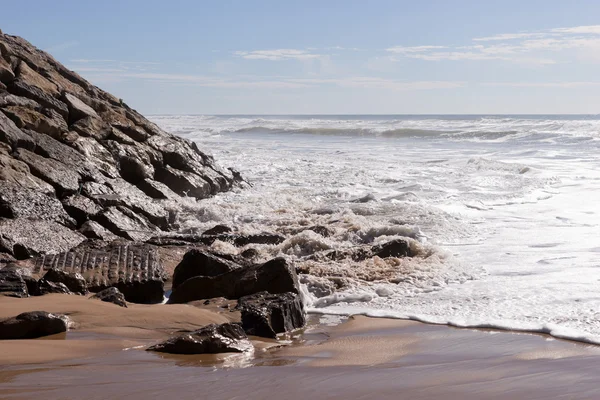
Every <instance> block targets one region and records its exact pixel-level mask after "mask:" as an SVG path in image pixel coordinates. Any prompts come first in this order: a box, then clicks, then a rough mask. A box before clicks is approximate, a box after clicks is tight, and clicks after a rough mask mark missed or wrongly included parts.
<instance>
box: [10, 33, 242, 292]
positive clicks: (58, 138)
mask: <svg viewBox="0 0 600 400" xmlns="http://www.w3.org/2000/svg"><path fill="white" fill-rule="evenodd" d="M236 180H237V181H239V180H240V178H239V176H237V175H236V176H234V175H233V173H232V172H230V171H228V170H223V169H221V168H219V167H218V166H216V165H215V163H214V160H213V159H212V157H210V156H208V155H207V154H206V152H204V151H202V150H201V149H200V148H199V147H198V145H196V144H195V143H192V142H190V141H188V140H186V139H182V138H179V137H175V136H173V135H170V134H167V133H165V132H163V131H162V130H161V129H160V128H158V127H157V126H156V125H155V124H153V123H151V122H150V121H148V120H147V119H145V118H144V117H143V116H142V115H140V114H139V113H138V112H136V111H135V110H133V109H131V108H130V107H128V106H127V105H126V104H125V103H123V102H122V101H121V100H119V99H117V98H115V97H114V96H112V95H110V94H109V93H106V92H104V91H102V90H101V89H99V88H97V87H95V86H93V85H91V84H90V83H89V82H87V81H86V80H84V79H83V78H81V77H80V76H79V75H77V74H76V73H75V72H72V71H69V70H68V69H67V68H65V67H64V66H62V65H61V64H60V63H58V62H57V61H56V60H55V59H54V58H52V56H50V55H48V54H46V53H44V52H43V51H40V50H38V49H36V48H35V47H33V46H32V45H31V44H29V43H28V42H27V41H25V40H23V39H22V38H19V37H15V36H10V35H6V34H2V33H0V252H3V253H7V254H10V255H12V256H14V257H16V258H18V259H25V258H29V257H31V256H36V255H44V254H53V253H61V252H67V251H69V250H70V249H71V248H73V247H75V246H77V245H78V244H79V243H81V242H82V241H84V240H86V239H87V238H95V239H98V238H99V239H103V240H109V239H114V238H115V237H120V238H125V239H127V240H134V241H145V240H147V239H149V238H150V237H152V236H157V235H161V234H164V233H166V232H172V231H176V230H177V227H178V224H177V213H178V211H179V208H178V207H179V206H178V204H179V203H178V201H179V199H180V198H181V197H182V196H187V197H191V198H192V199H194V198H195V199H203V198H206V197H208V196H212V195H214V194H216V193H218V192H221V191H226V190H229V189H230V188H231V187H232V185H234V184H235V183H236ZM189 200H190V199H188V201H189ZM126 296H127V294H126Z"/></svg>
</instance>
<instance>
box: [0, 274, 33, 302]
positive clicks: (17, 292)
mask: <svg viewBox="0 0 600 400" xmlns="http://www.w3.org/2000/svg"><path fill="white" fill-rule="evenodd" d="M0 295H4V296H9V297H27V296H29V291H28V290H27V284H26V283H25V280H24V279H23V277H22V276H21V274H19V273H18V272H17V271H14V270H11V269H6V268H3V269H1V270H0Z"/></svg>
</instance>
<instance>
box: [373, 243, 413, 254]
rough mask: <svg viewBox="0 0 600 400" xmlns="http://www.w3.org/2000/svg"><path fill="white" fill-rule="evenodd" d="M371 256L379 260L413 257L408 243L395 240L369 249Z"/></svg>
mask: <svg viewBox="0 0 600 400" xmlns="http://www.w3.org/2000/svg"><path fill="white" fill-rule="evenodd" d="M371 253H372V254H373V256H377V257H380V258H387V257H413V256H414V254H413V251H412V249H411V248H410V243H409V242H408V240H406V239H395V240H392V241H390V242H387V243H383V244H380V245H377V246H373V247H372V248H371Z"/></svg>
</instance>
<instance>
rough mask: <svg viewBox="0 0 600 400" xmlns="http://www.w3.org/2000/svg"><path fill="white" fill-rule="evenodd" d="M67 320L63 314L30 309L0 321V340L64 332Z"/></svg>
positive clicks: (67, 324)
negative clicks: (30, 310)
mask: <svg viewBox="0 0 600 400" xmlns="http://www.w3.org/2000/svg"><path fill="white" fill-rule="evenodd" d="M68 329H69V320H68V318H67V317H66V316H65V315H61V314H51V313H48V312H45V311H32V312H26V313H22V314H19V315H17V316H16V317H13V318H9V319H5V320H4V321H1V322H0V340H14V339H35V338H39V337H42V336H48V335H54V334H57V333H61V332H66V331H67V330H68Z"/></svg>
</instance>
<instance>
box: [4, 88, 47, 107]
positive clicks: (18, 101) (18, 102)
mask: <svg viewBox="0 0 600 400" xmlns="http://www.w3.org/2000/svg"><path fill="white" fill-rule="evenodd" d="M8 106H20V107H29V108H31V109H32V110H38V111H39V110H41V109H42V106H40V105H39V104H38V103H37V102H35V101H34V100H31V99H28V98H27V97H20V96H15V95H14V94H10V93H8V92H3V93H0V108H5V107H8Z"/></svg>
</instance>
